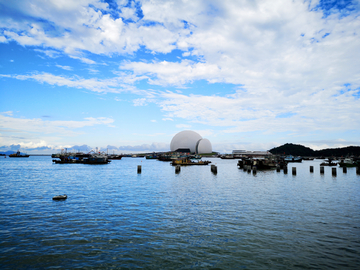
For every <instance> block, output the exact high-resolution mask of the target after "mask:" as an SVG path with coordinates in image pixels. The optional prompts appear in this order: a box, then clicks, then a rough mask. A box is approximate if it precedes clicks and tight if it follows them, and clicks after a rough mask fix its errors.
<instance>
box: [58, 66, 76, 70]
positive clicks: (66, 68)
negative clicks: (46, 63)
mask: <svg viewBox="0 0 360 270" xmlns="http://www.w3.org/2000/svg"><path fill="white" fill-rule="evenodd" d="M55 66H56V67H58V68H62V69H64V70H72V69H73V68H72V67H69V66H62V65H55Z"/></svg>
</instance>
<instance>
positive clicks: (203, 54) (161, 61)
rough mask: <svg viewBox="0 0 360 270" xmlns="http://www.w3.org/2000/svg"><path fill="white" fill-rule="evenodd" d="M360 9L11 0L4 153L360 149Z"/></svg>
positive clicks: (2, 31) (0, 144) (4, 70)
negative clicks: (176, 144) (195, 138)
mask: <svg viewBox="0 0 360 270" xmlns="http://www.w3.org/2000/svg"><path fill="white" fill-rule="evenodd" d="M359 15H360V3H359V1H355V0H354V1H345V0H342V1H333V0H322V1H310V0H300V1H299V0H291V1H290V0H271V1H268V0H203V1H202V0H193V1H188V0H182V1H180V0H179V1H177V0H173V1H171V0H151V1H147V0H140V1H127V0H108V1H107V0H102V1H100V0H77V1H69V0H16V1H8V0H0V151H7V150H14V151H16V150H18V149H20V150H21V151H22V152H27V153H34V154H35V153H37V154H41V153H56V152H58V151H59V149H64V148H68V149H69V148H73V149H77V150H82V151H88V150H91V149H95V148H96V147H98V149H102V150H108V151H109V152H113V153H137V152H152V151H168V150H170V142H171V139H172V138H173V136H174V135H175V134H176V133H178V132H180V131H182V130H193V131H196V132H197V133H199V134H200V135H201V136H202V137H203V138H207V139H209V140H210V142H211V143H212V147H213V150H214V151H218V152H220V153H230V152H231V151H232V150H235V149H236V150H249V151H255V150H269V149H271V148H273V147H277V146H280V145H282V144H285V143H294V144H301V145H304V146H306V147H310V148H312V149H314V150H318V149H325V148H335V147H345V146H349V145H357V146H359V145H360V35H359V34H360V16H359Z"/></svg>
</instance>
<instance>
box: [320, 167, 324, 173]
mask: <svg viewBox="0 0 360 270" xmlns="http://www.w3.org/2000/svg"><path fill="white" fill-rule="evenodd" d="M324 172H325V171H324V166H320V174H324Z"/></svg>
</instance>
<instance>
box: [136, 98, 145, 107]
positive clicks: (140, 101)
mask: <svg viewBox="0 0 360 270" xmlns="http://www.w3.org/2000/svg"><path fill="white" fill-rule="evenodd" d="M133 103H134V106H145V105H147V101H146V98H137V99H134V100H133Z"/></svg>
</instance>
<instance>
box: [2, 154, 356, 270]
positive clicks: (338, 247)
mask: <svg viewBox="0 0 360 270" xmlns="http://www.w3.org/2000/svg"><path fill="white" fill-rule="evenodd" d="M210 160H211V161H212V164H216V165H217V168H218V173H217V175H214V174H212V173H211V171H210V165H209V166H197V167H196V166H193V167H181V172H180V173H179V174H175V168H174V167H172V166H170V164H169V163H168V162H161V161H158V160H146V159H143V158H123V159H122V160H113V161H112V162H111V163H110V164H107V165H85V164H53V163H52V159H51V158H50V157H35V156H31V157H29V158H18V159H15V158H8V157H7V158H4V157H0V187H1V189H0V214H1V215H0V268H1V269H45V268H46V269H76V268H81V269H139V268H143V269H360V176H359V175H356V169H355V168H348V171H347V173H343V171H342V169H341V168H339V167H338V168H337V176H336V177H334V176H332V174H331V168H329V167H328V168H325V174H323V175H321V174H320V166H319V164H320V163H321V162H322V160H314V161H303V162H302V163H298V164H296V163H290V164H289V166H288V168H289V171H288V174H284V173H283V171H281V172H276V171H275V170H273V171H263V172H262V171H258V172H257V174H256V175H253V174H252V173H247V172H244V171H243V170H240V169H238V168H237V166H236V163H237V160H221V159H217V158H212V159H210ZM138 165H142V173H141V174H137V166H138ZM311 165H312V166H314V173H310V171H309V167H310V166H311ZM292 167H296V168H297V174H296V175H295V176H293V175H292V173H291V172H292V171H291V168H292ZM60 194H67V195H68V199H67V200H66V201H53V200H52V197H53V196H55V195H60Z"/></svg>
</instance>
